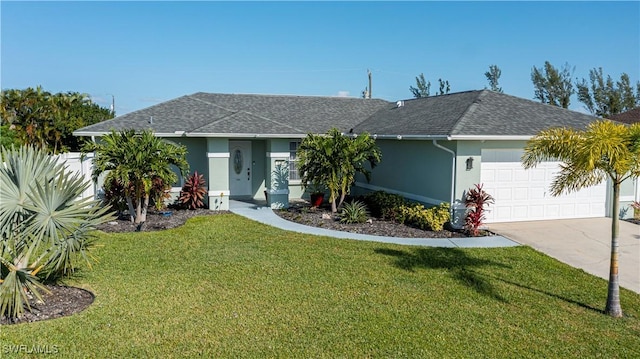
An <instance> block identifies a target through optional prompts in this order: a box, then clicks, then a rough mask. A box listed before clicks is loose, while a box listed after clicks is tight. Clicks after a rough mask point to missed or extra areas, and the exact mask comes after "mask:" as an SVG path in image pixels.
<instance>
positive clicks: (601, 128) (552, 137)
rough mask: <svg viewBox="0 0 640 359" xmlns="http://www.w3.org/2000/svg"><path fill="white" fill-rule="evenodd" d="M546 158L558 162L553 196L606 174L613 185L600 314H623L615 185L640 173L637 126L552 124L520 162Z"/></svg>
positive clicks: (528, 163)
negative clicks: (605, 290) (605, 285)
mask: <svg viewBox="0 0 640 359" xmlns="http://www.w3.org/2000/svg"><path fill="white" fill-rule="evenodd" d="M547 160H559V161H562V162H563V164H562V165H561V167H560V172H559V174H558V175H557V177H556V178H555V179H554V181H553V183H552V185H551V193H552V195H554V196H557V195H560V194H561V193H566V192H572V191H577V190H579V189H581V188H584V187H589V186H593V185H596V184H598V183H600V182H602V181H604V180H605V179H607V178H609V179H610V180H611V183H612V185H613V204H612V211H611V261H610V269H609V287H608V294H607V304H606V308H605V312H606V313H607V314H609V315H611V316H613V317H621V316H622V308H621V306H620V286H619V282H618V236H619V222H620V220H619V215H618V213H619V212H620V184H621V183H622V182H623V181H624V180H626V179H629V178H638V177H639V176H640V124H634V125H632V126H626V125H623V124H616V123H614V122H611V121H608V120H601V121H596V122H593V123H591V124H590V125H589V126H588V127H587V129H586V130H584V131H578V130H574V129H569V128H552V129H549V130H546V131H542V132H540V133H539V134H537V135H536V136H534V137H533V138H532V139H531V140H529V142H528V143H527V147H526V148H525V152H524V155H523V156H522V163H523V165H524V167H525V168H531V167H535V166H536V165H537V164H538V163H540V162H542V161H547Z"/></svg>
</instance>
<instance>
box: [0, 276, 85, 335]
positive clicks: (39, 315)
mask: <svg viewBox="0 0 640 359" xmlns="http://www.w3.org/2000/svg"><path fill="white" fill-rule="evenodd" d="M46 287H47V289H48V290H49V293H46V292H44V293H41V294H42V299H43V300H44V303H43V302H37V301H36V300H35V298H34V299H33V300H32V301H31V311H29V310H28V309H26V310H25V313H24V314H23V315H22V317H20V318H18V319H15V320H10V319H7V318H5V317H2V318H0V325H6V324H20V323H31V322H36V321H40V320H47V319H55V318H60V317H66V316H69V315H72V314H75V313H79V312H81V311H83V310H84V309H85V308H87V307H88V306H89V305H91V303H93V299H94V296H93V293H91V292H89V291H88V290H84V289H82V288H75V287H66V286H61V285H47V286H46Z"/></svg>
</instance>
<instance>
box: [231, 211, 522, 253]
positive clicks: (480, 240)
mask: <svg viewBox="0 0 640 359" xmlns="http://www.w3.org/2000/svg"><path fill="white" fill-rule="evenodd" d="M229 210H230V211H231V212H233V213H235V214H238V215H240V216H243V217H247V218H249V219H252V220H254V221H257V222H261V223H264V224H268V225H270V226H274V227H278V228H281V229H284V230H287V231H292V232H298V233H306V234H313V235H318V236H327V237H334V238H344V239H355V240H360V241H371V242H382V243H395V244H403V245H412V246H429V247H465V248H496V247H513V246H518V245H519V244H518V243H516V242H514V241H512V240H510V239H507V238H505V237H502V236H492V237H476V238H398V237H382V236H373V235H365V234H359V233H349V232H341V231H333V230H329V229H324V228H318V227H311V226H305V225H302V224H298V223H294V222H291V221H287V220H285V219H282V218H281V217H279V216H278V215H276V214H275V213H273V210H272V209H271V208H269V207H267V206H265V205H263V204H256V203H249V202H242V201H235V200H231V201H229Z"/></svg>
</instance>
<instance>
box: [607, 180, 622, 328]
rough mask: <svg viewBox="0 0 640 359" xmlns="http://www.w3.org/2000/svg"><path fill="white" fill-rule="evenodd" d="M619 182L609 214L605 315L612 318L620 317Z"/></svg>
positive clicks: (616, 184) (615, 181) (616, 183)
mask: <svg viewBox="0 0 640 359" xmlns="http://www.w3.org/2000/svg"><path fill="white" fill-rule="evenodd" d="M619 211H620V181H619V180H618V179H616V180H614V181H613V212H612V213H611V263H610V268H609V288H608V291H607V306H606V308H605V313H607V314H609V315H610V316H612V317H621V316H622V307H621V306H620V282H619V280H618V237H619V232H620V219H619V213H618V212H619Z"/></svg>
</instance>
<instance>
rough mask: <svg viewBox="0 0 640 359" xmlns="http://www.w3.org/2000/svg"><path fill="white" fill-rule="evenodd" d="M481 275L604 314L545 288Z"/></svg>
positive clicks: (600, 310)
mask: <svg viewBox="0 0 640 359" xmlns="http://www.w3.org/2000/svg"><path fill="white" fill-rule="evenodd" d="M483 276H485V277H489V278H492V279H495V280H498V281H501V282H503V283H506V284H510V285H513V286H516V287H519V288H522V289H528V290H531V291H534V292H538V293H540V294H544V295H547V296H549V297H552V298H555V299H560V300H562V301H565V302H567V303H571V304H574V305H577V306H579V307H581V308H584V309H587V310H591V311H594V312H596V313H599V314H605V311H604V310H603V309H598V308H595V307H592V306H590V305H589V304H586V303H582V302H579V301H577V300H575V299H571V298H567V297H563V296H561V295H560V294H555V293H551V292H549V291H546V290H542V289H538V288H534V287H531V286H528V285H524V284H520V283H516V282H513V281H510V280H507V279H504V278H499V277H495V276H492V275H488V274H483Z"/></svg>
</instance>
